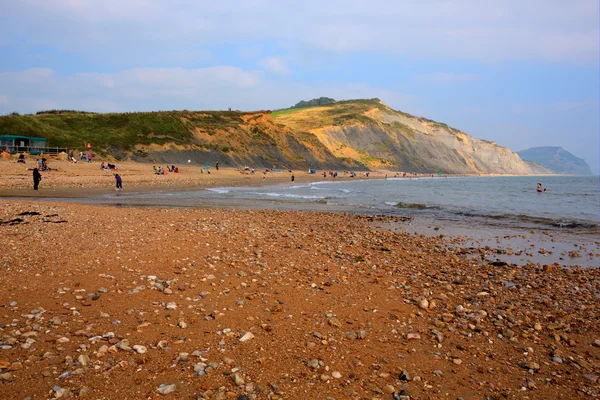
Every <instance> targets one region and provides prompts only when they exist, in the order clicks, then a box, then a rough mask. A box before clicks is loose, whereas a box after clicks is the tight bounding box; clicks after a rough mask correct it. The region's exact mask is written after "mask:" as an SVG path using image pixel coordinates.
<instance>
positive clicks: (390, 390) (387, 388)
mask: <svg viewBox="0 0 600 400" xmlns="http://www.w3.org/2000/svg"><path fill="white" fill-rule="evenodd" d="M383 391H384V392H385V393H388V394H392V393H394V392H395V391H396V388H394V387H393V386H392V385H385V386H384V387H383Z"/></svg>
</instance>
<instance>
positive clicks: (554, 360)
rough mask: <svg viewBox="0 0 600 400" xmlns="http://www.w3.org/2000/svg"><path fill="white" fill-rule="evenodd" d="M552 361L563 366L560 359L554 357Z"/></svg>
mask: <svg viewBox="0 0 600 400" xmlns="http://www.w3.org/2000/svg"><path fill="white" fill-rule="evenodd" d="M552 361H553V362H555V363H558V364H562V363H563V360H562V358H560V357H552Z"/></svg>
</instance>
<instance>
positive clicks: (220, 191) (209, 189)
mask: <svg viewBox="0 0 600 400" xmlns="http://www.w3.org/2000/svg"><path fill="white" fill-rule="evenodd" d="M206 190H208V191H211V192H215V193H219V194H225V193H229V192H231V190H229V189H223V188H207V189H206Z"/></svg>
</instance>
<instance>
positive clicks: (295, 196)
mask: <svg viewBox="0 0 600 400" xmlns="http://www.w3.org/2000/svg"><path fill="white" fill-rule="evenodd" d="M246 194H249V195H252V196H269V197H283V198H290V199H308V200H320V199H325V198H326V197H325V196H312V195H302V194H292V193H276V192H268V193H260V192H247V193H246Z"/></svg>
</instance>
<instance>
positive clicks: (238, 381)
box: [231, 372, 246, 386]
mask: <svg viewBox="0 0 600 400" xmlns="http://www.w3.org/2000/svg"><path fill="white" fill-rule="evenodd" d="M231 378H232V379H233V382H235V384H236V385H238V386H243V385H245V384H246V381H244V378H243V377H242V374H240V373H239V372H236V373H235V374H233V375H232V377H231Z"/></svg>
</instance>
